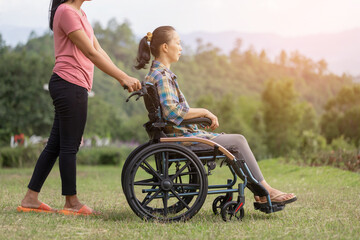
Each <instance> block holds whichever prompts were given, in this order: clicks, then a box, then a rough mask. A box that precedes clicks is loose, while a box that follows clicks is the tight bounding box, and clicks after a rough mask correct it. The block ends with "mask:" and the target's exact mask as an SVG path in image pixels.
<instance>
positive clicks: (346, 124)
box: [320, 85, 360, 146]
mask: <svg viewBox="0 0 360 240" xmlns="http://www.w3.org/2000/svg"><path fill="white" fill-rule="evenodd" d="M359 95H360V85H354V86H352V87H344V88H342V89H341V90H340V92H339V93H338V94H337V95H336V96H335V97H334V98H332V99H330V100H329V101H328V103H327V104H326V106H325V110H326V111H325V112H324V114H323V115H322V117H321V124H320V125H321V131H322V133H323V134H324V136H325V137H326V140H327V141H328V142H329V143H330V142H331V141H332V140H333V139H336V138H338V137H340V136H342V135H343V136H344V137H345V138H346V139H347V140H348V141H350V142H353V143H354V144H355V145H356V146H359V144H360V124H359V123H360V107H359V106H360V98H359Z"/></svg>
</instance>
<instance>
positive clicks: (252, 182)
mask: <svg viewBox="0 0 360 240" xmlns="http://www.w3.org/2000/svg"><path fill="white" fill-rule="evenodd" d="M154 89H155V87H154V86H153V84H151V83H144V82H143V83H142V89H141V90H139V91H137V92H134V93H132V94H131V95H130V96H129V97H128V99H127V100H126V101H129V99H130V98H131V97H133V96H138V97H137V99H136V100H138V99H139V98H140V97H144V101H145V105H146V107H147V110H148V112H149V118H150V121H149V122H148V123H146V124H144V127H145V128H146V130H147V132H148V134H149V137H150V141H149V142H148V143H145V144H143V145H141V146H139V147H138V148H136V149H135V150H134V151H133V152H132V153H131V154H130V155H129V156H128V158H127V160H126V161H125V164H124V166H123V171H122V187H123V191H124V194H125V196H126V198H127V200H128V203H129V205H130V207H131V208H132V210H133V211H134V212H135V213H136V214H137V215H138V216H139V217H141V218H143V219H148V220H150V219H157V220H160V221H179V220H187V219H190V218H191V217H193V216H194V215H195V214H196V213H197V211H198V210H199V209H200V208H201V207H202V205H203V203H204V201H205V198H206V195H208V194H225V195H224V196H218V197H217V198H215V200H214V202H213V205H212V209H213V212H214V213H215V214H219V213H220V214H221V216H222V219H223V220H224V221H229V220H232V219H233V218H234V219H238V220H241V219H242V218H243V217H244V208H243V207H244V204H245V196H244V189H245V187H248V188H249V189H250V190H251V191H253V192H256V193H257V195H258V196H266V198H267V202H266V203H257V202H254V207H255V209H256V210H260V211H262V212H265V213H272V212H276V211H280V210H283V209H284V208H285V205H281V204H280V205H279V204H272V202H271V199H270V196H269V193H268V191H267V190H266V189H265V188H264V187H263V186H262V185H261V184H260V183H259V182H258V181H257V180H256V179H255V178H254V177H253V175H252V174H251V171H250V170H249V168H248V166H247V164H246V162H245V161H244V159H236V158H235V156H234V155H233V154H231V153H230V152H229V151H228V150H227V149H225V148H224V147H222V146H221V145H219V144H217V143H215V142H213V141H211V140H208V139H204V138H199V137H163V132H162V131H163V129H164V127H165V126H166V125H167V124H171V123H167V122H165V121H164V120H163V118H162V115H161V108H160V105H159V102H156V101H158V95H157V92H156V89H155V90H154ZM149 90H150V92H149ZM151 91H152V92H151ZM194 123H195V124H198V123H201V124H202V125H210V124H211V122H210V120H209V119H204V118H200V119H190V120H184V121H183V123H182V124H180V125H183V124H194ZM194 142H197V143H203V144H206V145H208V146H209V148H210V149H208V151H207V152H208V153H210V154H204V155H202V154H199V152H201V151H195V150H194V151H191V150H190V151H191V152H193V153H194V154H195V155H196V158H197V159H198V160H195V161H199V163H196V164H198V165H199V164H200V165H201V166H203V168H204V169H203V170H204V171H205V165H207V167H208V172H207V174H205V175H206V178H207V177H208V175H209V173H210V171H211V170H213V169H214V168H215V166H216V164H215V165H213V164H210V165H209V164H208V163H209V162H210V163H211V162H215V160H223V161H224V162H226V164H227V165H228V167H229V169H230V172H231V174H232V179H228V180H227V184H221V185H208V184H207V179H206V181H203V182H202V183H203V184H205V183H206V184H207V186H200V187H203V188H206V194H205V193H204V192H203V191H200V190H199V191H197V188H196V187H194V186H192V185H194V184H192V183H191V182H190V183H188V184H184V186H185V187H184V186H182V187H181V190H182V192H181V191H177V190H176V189H175V188H174V183H173V180H171V177H174V176H175V175H176V174H173V175H171V176H170V177H169V176H167V174H168V173H166V174H165V177H164V176H163V175H162V174H160V173H161V172H162V171H163V170H160V169H167V168H169V166H170V165H171V164H172V163H177V164H179V163H180V162H182V161H188V158H187V157H182V158H181V157H180V158H179V157H175V158H171V159H170V158H169V157H167V158H165V161H164V160H163V161H162V162H161V164H162V166H157V168H158V169H156V170H155V169H151V167H149V166H148V167H146V166H142V168H143V169H145V171H147V172H149V173H151V174H153V175H154V177H153V179H154V180H153V179H147V180H146V182H145V180H143V181H138V182H134V180H131V179H132V178H134V179H135V177H134V176H135V175H136V171H137V170H136V169H139V167H141V165H136V163H133V162H134V161H145V160H142V158H145V157H143V156H142V155H141V154H145V153H146V151H147V149H149V148H151V147H154V146H155V145H156V144H160V145H157V146H159V147H160V148H159V149H160V150H161V146H162V145H161V144H172V145H169V146H170V148H171V146H173V145H180V146H182V144H180V143H194ZM166 146H168V145H166ZM173 147H175V146H173ZM176 148H177V150H176V151H178V152H181V149H183V151H186V152H187V150H185V149H184V148H183V147H181V148H180V147H176ZM160 150H159V151H160ZM166 150H167V149H166V148H164V151H166ZM174 151H175V150H174ZM157 154H158V153H157ZM190 155H191V154H190ZM184 156H187V155H184ZM193 158H195V157H193ZM156 161H157V160H156ZM141 164H142V163H141ZM169 164H170V165H169ZM192 164H193V165H195V164H194V163H192ZM185 166H186V165H185ZM128 168H130V170H129V169H128ZM183 168H184V167H183ZM146 169H147V170H146ZM203 170H201V169H199V170H198V171H200V172H201V171H203ZM130 171H132V173H130ZM166 171H168V170H166ZM159 174H160V175H161V176H160V175H159ZM199 174H200V175H201V174H203V173H199ZM155 175H156V176H155ZM175 177H176V178H178V176H175ZM238 177H240V178H242V179H243V183H240V184H239V185H238V188H233V187H234V185H235V184H236V182H237V179H238ZM157 178H158V179H157ZM129 179H130V180H129ZM151 180H153V181H154V182H156V181H157V182H156V184H157V185H156V184H154V183H151V184H152V187H151V188H145V187H144V188H143V189H142V193H146V194H147V195H146V197H145V198H144V199H143V200H142V202H141V203H140V200H139V199H137V197H136V194H135V192H134V190H133V189H132V188H134V184H135V185H136V184H139V185H144V186H145V185H146V184H147V185H148V186H151V185H150V183H149V182H150V181H151ZM131 181H133V182H131ZM195 181H197V180H195ZM200 182H201V181H200ZM204 182H205V183H204ZM196 183H197V182H196ZM186 185H188V186H186ZM195 185H200V184H195ZM154 186H158V187H159V188H156V187H154ZM200 187H199V188H200ZM178 188H179V187H178ZM161 189H162V193H161V194H159V192H160V190H161ZM174 189H175V190H174ZM236 192H238V194H239V196H238V198H237V201H233V193H236ZM151 194H152V195H151ZM199 194H201V196H198V195H199ZM194 196H198V197H204V199H199V200H197V202H196V203H195V204H197V205H196V206H195V207H194V210H192V208H190V207H189V206H188V204H189V203H191V201H192V198H193V197H194ZM158 198H162V199H165V200H164V202H163V203H164V207H163V209H158V208H156V209H154V208H150V207H147V205H146V204H145V203H147V202H148V201H149V203H150V202H151V201H152V200H153V199H158ZM170 198H177V199H178V200H179V202H178V203H177V204H176V206H171V207H169V206H168V205H167V201H168V200H167V199H170ZM144 202H145V203H144ZM188 202H189V203H188ZM141 204H143V205H145V206H144V207H142V205H141ZM179 205H180V206H182V208H181V207H180V208H181V210H180V211H179V212H181V211H183V209H185V208H188V211H187V212H186V213H184V214H183V215H181V214H179V216H176V217H172V218H170V217H167V216H168V214H169V213H170V212H171V213H176V214H177V211H178V210H179V209H180V208H179ZM190 210H192V211H190ZM219 210H220V211H219ZM155 213H156V214H158V215H160V217H158V215H156V214H155Z"/></svg>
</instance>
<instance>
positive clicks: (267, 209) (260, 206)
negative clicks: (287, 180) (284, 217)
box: [254, 202, 285, 213]
mask: <svg viewBox="0 0 360 240" xmlns="http://www.w3.org/2000/svg"><path fill="white" fill-rule="evenodd" d="M254 208H255V210H260V211H261V212H264V213H273V212H278V211H281V210H284V208H285V204H273V205H272V206H269V205H268V203H258V202H254Z"/></svg>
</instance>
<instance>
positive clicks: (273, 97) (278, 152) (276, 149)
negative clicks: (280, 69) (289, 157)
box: [262, 79, 301, 156]
mask: <svg viewBox="0 0 360 240" xmlns="http://www.w3.org/2000/svg"><path fill="white" fill-rule="evenodd" d="M262 101H263V107H264V122H265V131H266V134H265V140H266V144H267V146H268V149H269V152H270V153H271V154H273V156H284V155H286V154H288V153H290V152H291V151H294V150H297V147H298V144H299V142H298V138H299V134H300V132H299V124H300V116H301V110H300V106H299V103H298V94H297V93H296V92H295V90H294V86H293V80H292V79H282V80H279V81H275V80H270V81H268V82H267V84H266V87H265V90H264V92H263V93H262Z"/></svg>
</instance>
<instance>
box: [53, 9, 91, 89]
mask: <svg viewBox="0 0 360 240" xmlns="http://www.w3.org/2000/svg"><path fill="white" fill-rule="evenodd" d="M81 12H82V16H81V15H80V13H79V12H77V11H76V10H75V9H74V8H72V7H70V6H68V5H67V4H61V5H60V6H59V7H58V9H57V10H56V13H55V16H54V22H53V32H54V46H55V67H54V69H53V72H54V73H56V74H57V75H59V76H60V77H61V78H63V79H64V80H66V81H68V82H71V83H73V84H76V85H78V86H81V87H84V88H86V89H87V90H88V91H90V90H91V88H92V82H93V77H94V64H93V63H92V62H91V61H90V60H89V59H88V58H87V57H86V56H85V55H84V54H83V53H82V52H81V50H80V49H79V48H77V47H76V45H75V44H73V42H72V41H71V40H70V38H69V37H68V35H69V34H70V33H72V32H74V31H76V30H80V29H82V30H84V31H85V33H86V35H87V36H88V37H89V39H90V41H91V43H92V44H93V42H94V30H93V29H92V27H91V25H90V23H89V21H88V20H87V17H86V14H85V12H84V11H82V10H81Z"/></svg>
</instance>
